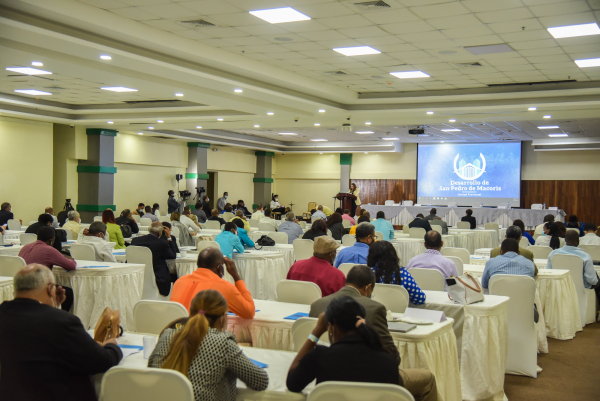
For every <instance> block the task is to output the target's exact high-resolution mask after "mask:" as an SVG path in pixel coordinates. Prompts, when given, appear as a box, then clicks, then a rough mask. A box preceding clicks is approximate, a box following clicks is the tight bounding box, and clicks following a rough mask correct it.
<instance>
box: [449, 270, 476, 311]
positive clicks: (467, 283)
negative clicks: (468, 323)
mask: <svg viewBox="0 0 600 401" xmlns="http://www.w3.org/2000/svg"><path fill="white" fill-rule="evenodd" d="M446 284H448V298H450V299H451V300H452V301H454V302H455V303H457V304H461V305H470V304H474V303H476V302H482V301H483V300H484V296H483V289H482V288H481V284H480V283H479V280H477V279H476V278H475V277H473V276H471V275H470V274H469V273H465V274H463V275H462V276H459V277H455V276H450V277H448V278H447V279H446Z"/></svg>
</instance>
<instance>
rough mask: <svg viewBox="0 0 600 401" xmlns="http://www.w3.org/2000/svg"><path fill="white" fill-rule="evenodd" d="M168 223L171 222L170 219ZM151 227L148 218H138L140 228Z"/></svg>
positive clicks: (150, 221)
mask: <svg viewBox="0 0 600 401" xmlns="http://www.w3.org/2000/svg"><path fill="white" fill-rule="evenodd" d="M169 221H171V219H170V218H169ZM151 225H152V220H150V219H149V218H148V217H141V218H140V226H142V227H150V226H151Z"/></svg>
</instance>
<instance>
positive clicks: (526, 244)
mask: <svg viewBox="0 0 600 401" xmlns="http://www.w3.org/2000/svg"><path fill="white" fill-rule="evenodd" d="M519 246H520V247H521V248H529V240H528V239H527V238H525V237H521V240H520V241H519Z"/></svg>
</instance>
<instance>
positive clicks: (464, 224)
mask: <svg viewBox="0 0 600 401" xmlns="http://www.w3.org/2000/svg"><path fill="white" fill-rule="evenodd" d="M456 228H460V229H461V230H469V229H471V223H469V222H468V221H459V222H458V223H456Z"/></svg>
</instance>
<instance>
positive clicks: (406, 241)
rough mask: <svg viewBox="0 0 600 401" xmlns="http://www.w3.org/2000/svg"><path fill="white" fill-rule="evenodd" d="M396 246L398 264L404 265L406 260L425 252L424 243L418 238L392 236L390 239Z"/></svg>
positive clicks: (406, 262)
mask: <svg viewBox="0 0 600 401" xmlns="http://www.w3.org/2000/svg"><path fill="white" fill-rule="evenodd" d="M390 242H391V243H392V244H393V245H394V246H395V247H397V252H398V257H399V258H400V266H406V265H407V264H408V261H409V260H411V259H412V258H414V257H415V256H417V255H420V254H422V253H424V252H425V250H426V249H425V243H424V241H423V240H422V239H420V238H394V239H393V240H391V241H390Z"/></svg>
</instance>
